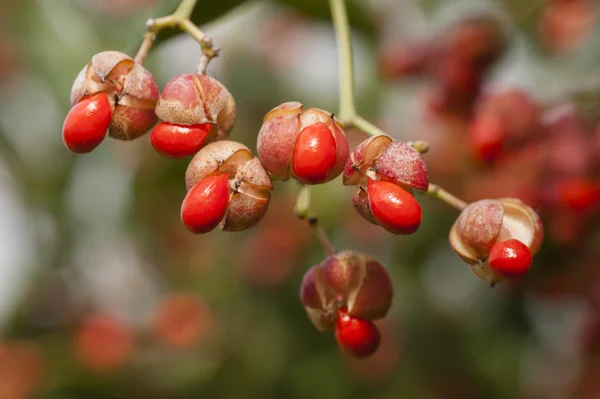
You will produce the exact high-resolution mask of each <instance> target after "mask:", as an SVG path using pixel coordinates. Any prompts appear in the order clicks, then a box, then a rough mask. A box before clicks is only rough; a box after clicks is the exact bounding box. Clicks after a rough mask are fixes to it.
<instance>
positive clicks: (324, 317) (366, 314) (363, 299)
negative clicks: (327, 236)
mask: <svg viewBox="0 0 600 399" xmlns="http://www.w3.org/2000/svg"><path fill="white" fill-rule="evenodd" d="M393 296H394V288H393V286H392V282H391V279H390V277H389V275H388V273H387V270H386V269H385V268H384V267H383V266H382V265H381V264H380V263H379V262H377V261H376V260H375V259H373V258H372V257H370V256H368V255H364V254H361V253H358V252H354V251H343V252H339V253H337V254H335V255H332V256H330V257H328V258H327V259H325V260H324V261H323V262H322V263H321V264H319V265H317V266H314V267H313V268H312V269H311V270H309V271H308V272H307V273H306V274H305V276H304V280H303V282H302V288H301V291H300V299H301V300H302V303H303V304H304V306H305V308H306V309H307V313H308V315H309V317H310V318H311V320H312V321H313V323H314V324H315V326H316V327H317V329H319V330H321V331H324V330H331V329H332V328H333V325H334V324H333V320H335V316H336V315H337V314H338V313H339V311H340V309H345V311H346V312H347V313H349V314H352V315H353V316H357V317H363V318H366V319H371V320H375V319H380V318H382V317H385V315H386V314H387V313H388V311H389V309H390V307H391V304H392V299H393Z"/></svg>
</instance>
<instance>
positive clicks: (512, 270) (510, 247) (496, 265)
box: [489, 239, 531, 277]
mask: <svg viewBox="0 0 600 399" xmlns="http://www.w3.org/2000/svg"><path fill="white" fill-rule="evenodd" d="M489 263H490V267H491V268H492V269H493V270H496V271H498V272H500V273H502V274H504V275H505V276H508V277H519V276H522V275H523V274H525V273H527V271H528V270H529V268H530V267H531V252H530V251H529V248H527V245H525V244H523V243H522V242H521V241H519V240H515V239H511V240H508V241H504V242H497V243H495V244H494V246H493V247H492V249H491V251H490V257H489Z"/></svg>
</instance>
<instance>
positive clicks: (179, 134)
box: [150, 122, 211, 158]
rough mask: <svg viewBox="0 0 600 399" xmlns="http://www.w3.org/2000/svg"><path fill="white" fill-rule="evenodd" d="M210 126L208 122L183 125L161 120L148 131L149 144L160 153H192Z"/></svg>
mask: <svg viewBox="0 0 600 399" xmlns="http://www.w3.org/2000/svg"><path fill="white" fill-rule="evenodd" d="M210 127H211V125H210V124H209V123H204V124H201V125H191V126H185V125H176V124H171V123H167V122H161V123H159V124H158V125H156V127H155V128H154V129H153V130H152V133H150V144H152V147H153V148H154V150H156V152H158V153H159V154H161V155H165V156H170V157H174V158H177V157H186V156H189V155H194V154H195V153H196V152H197V151H198V150H199V149H200V148H201V147H202V145H203V144H204V142H205V140H206V136H208V132H209V130H210Z"/></svg>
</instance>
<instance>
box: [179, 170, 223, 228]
mask: <svg viewBox="0 0 600 399" xmlns="http://www.w3.org/2000/svg"><path fill="white" fill-rule="evenodd" d="M228 206H229V182H228V180H227V175H226V174H220V175H218V176H211V177H207V178H205V179H203V180H201V181H199V182H198V183H196V185H194V187H192V188H191V189H190V190H189V191H188V193H187V195H186V196H185V199H184V200H183V204H182V205H181V221H182V222H183V224H184V225H185V227H187V228H188V230H190V231H191V232H193V233H198V234H202V233H208V232H209V231H211V230H212V229H214V228H215V227H217V226H218V225H219V222H220V221H221V220H222V219H223V218H224V217H225V213H226V212H227V207H228Z"/></svg>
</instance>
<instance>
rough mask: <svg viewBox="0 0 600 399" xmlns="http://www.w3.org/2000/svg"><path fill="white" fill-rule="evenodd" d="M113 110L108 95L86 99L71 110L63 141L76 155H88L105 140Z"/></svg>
mask: <svg viewBox="0 0 600 399" xmlns="http://www.w3.org/2000/svg"><path fill="white" fill-rule="evenodd" d="M111 117H112V109H111V106H110V103H109V102H108V96H107V95H106V93H98V94H95V95H93V96H91V97H87V98H84V99H83V100H81V101H80V102H78V103H77V104H75V105H74V106H73V108H71V110H70V111H69V113H68V114H67V117H66V118H65V122H64V124H63V141H64V143H65V145H66V146H67V148H68V149H69V150H71V151H72V152H74V153H76V154H86V153H88V152H91V151H92V150H93V149H94V148H96V147H98V145H99V144H100V143H101V142H102V140H104V137H106V132H107V131H108V127H109V126H110V121H111Z"/></svg>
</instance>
